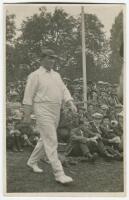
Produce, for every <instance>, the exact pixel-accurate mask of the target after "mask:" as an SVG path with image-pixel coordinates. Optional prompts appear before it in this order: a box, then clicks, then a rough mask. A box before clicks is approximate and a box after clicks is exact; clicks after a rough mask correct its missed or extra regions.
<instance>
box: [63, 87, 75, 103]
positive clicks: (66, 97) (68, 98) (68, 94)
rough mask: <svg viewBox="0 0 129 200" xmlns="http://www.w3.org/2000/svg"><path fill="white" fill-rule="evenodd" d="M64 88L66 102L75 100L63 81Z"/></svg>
mask: <svg viewBox="0 0 129 200" xmlns="http://www.w3.org/2000/svg"><path fill="white" fill-rule="evenodd" d="M63 90H64V98H63V100H64V102H65V103H66V102H68V101H70V100H73V98H72V96H71V94H70V92H69V90H68V89H67V87H66V86H65V84H64V83H63Z"/></svg>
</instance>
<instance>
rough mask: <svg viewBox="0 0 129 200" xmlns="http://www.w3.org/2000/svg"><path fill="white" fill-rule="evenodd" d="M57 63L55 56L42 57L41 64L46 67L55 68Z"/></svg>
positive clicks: (48, 68)
mask: <svg viewBox="0 0 129 200" xmlns="http://www.w3.org/2000/svg"><path fill="white" fill-rule="evenodd" d="M54 64H55V58H54V57H53V56H45V57H44V58H42V59H41V66H43V67H44V68H45V69H47V70H48V71H50V70H51V69H53V67H54Z"/></svg>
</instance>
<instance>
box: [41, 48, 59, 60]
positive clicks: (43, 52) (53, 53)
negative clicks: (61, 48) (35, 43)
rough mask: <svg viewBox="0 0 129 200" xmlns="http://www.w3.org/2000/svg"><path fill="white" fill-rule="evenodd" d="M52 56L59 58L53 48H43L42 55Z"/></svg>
mask: <svg viewBox="0 0 129 200" xmlns="http://www.w3.org/2000/svg"><path fill="white" fill-rule="evenodd" d="M46 56H49V57H52V58H58V56H57V55H56V54H55V52H54V51H53V50H52V49H43V48H42V49H41V57H46Z"/></svg>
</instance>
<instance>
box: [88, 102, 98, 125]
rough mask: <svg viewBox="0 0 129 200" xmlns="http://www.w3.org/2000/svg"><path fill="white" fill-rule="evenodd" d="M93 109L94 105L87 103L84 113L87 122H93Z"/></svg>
mask: <svg viewBox="0 0 129 200" xmlns="http://www.w3.org/2000/svg"><path fill="white" fill-rule="evenodd" d="M95 111H96V110H95V108H94V105H93V104H91V103H89V104H88V106H87V112H86V117H87V119H88V121H89V122H90V121H93V113H95Z"/></svg>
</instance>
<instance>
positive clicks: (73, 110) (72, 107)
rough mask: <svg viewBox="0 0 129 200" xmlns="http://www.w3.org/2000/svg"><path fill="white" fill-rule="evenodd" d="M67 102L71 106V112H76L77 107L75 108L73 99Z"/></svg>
mask: <svg viewBox="0 0 129 200" xmlns="http://www.w3.org/2000/svg"><path fill="white" fill-rule="evenodd" d="M68 103H69V105H70V108H71V110H72V112H73V113H77V108H76V106H75V105H74V103H73V101H69V102H68Z"/></svg>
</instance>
